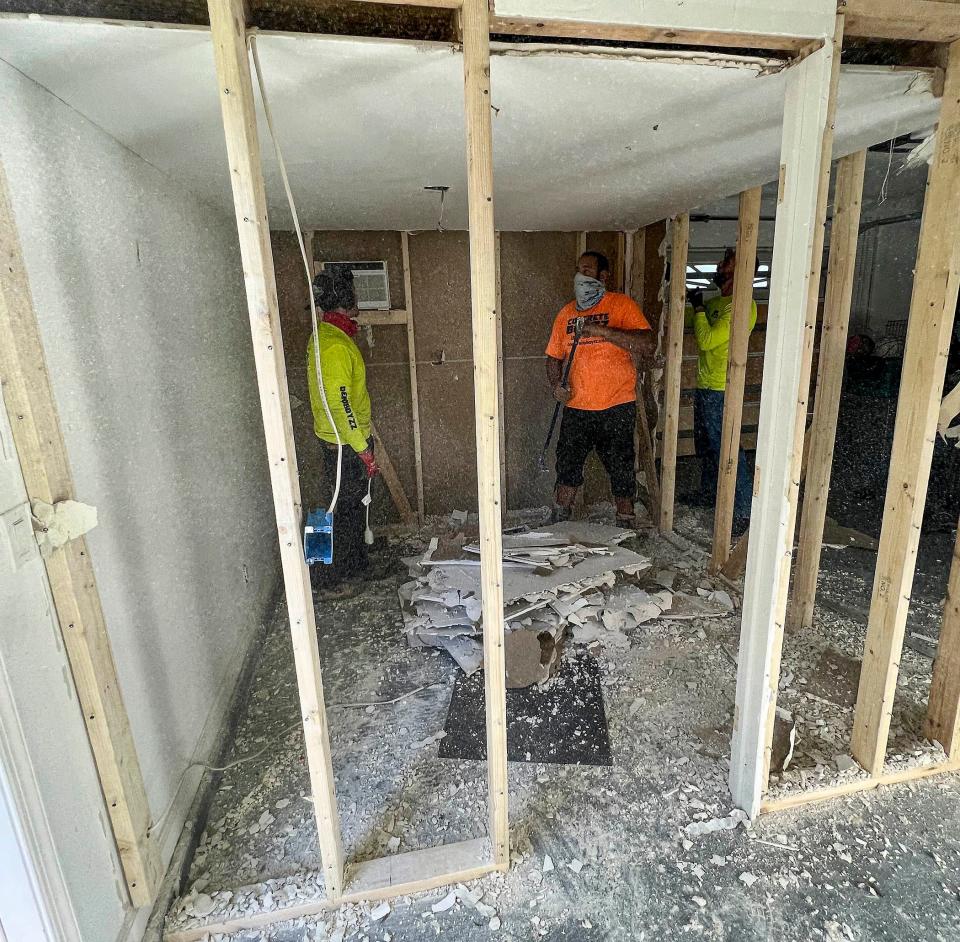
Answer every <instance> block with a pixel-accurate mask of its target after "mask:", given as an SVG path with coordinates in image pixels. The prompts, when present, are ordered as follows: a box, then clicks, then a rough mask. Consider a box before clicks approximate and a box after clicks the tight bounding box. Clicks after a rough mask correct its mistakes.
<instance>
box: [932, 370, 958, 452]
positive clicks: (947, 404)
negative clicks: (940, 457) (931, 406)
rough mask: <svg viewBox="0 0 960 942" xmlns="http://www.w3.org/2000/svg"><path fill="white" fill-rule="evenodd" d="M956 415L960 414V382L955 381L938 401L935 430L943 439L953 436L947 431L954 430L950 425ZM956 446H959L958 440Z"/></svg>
mask: <svg viewBox="0 0 960 942" xmlns="http://www.w3.org/2000/svg"><path fill="white" fill-rule="evenodd" d="M958 415H960V383H957V385H956V386H954V387H953V389H951V390H950V392H948V393H947V394H946V395H945V396H944V397H943V401H942V402H941V403H940V415H939V416H938V418H937V431H938V432H939V433H940V435H941V437H942V438H943V439H944V440H946V439H947V438H948V437H949V438H953V437H955V436H953V435H948V434H947V433H948V432H952V431H954V430H953V429H951V428H950V425H951V423H952V422H953V420H954V419H955V418H956V417H957V416H958ZM957 447H958V448H960V441H958V442H957Z"/></svg>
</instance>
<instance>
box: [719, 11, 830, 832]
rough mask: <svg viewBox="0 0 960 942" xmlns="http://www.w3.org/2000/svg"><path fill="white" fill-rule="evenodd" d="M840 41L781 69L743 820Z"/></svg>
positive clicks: (784, 548)
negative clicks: (784, 87) (781, 113)
mask: <svg viewBox="0 0 960 942" xmlns="http://www.w3.org/2000/svg"><path fill="white" fill-rule="evenodd" d="M842 37H843V18H842V17H838V18H837V29H836V32H835V35H834V40H833V43H832V44H827V45H825V46H824V47H823V48H821V49H819V50H817V51H816V52H814V53H812V54H811V55H809V56H807V57H806V58H805V59H804V60H803V61H802V62H800V63H798V64H796V65H792V66H791V67H790V68H789V69H788V70H787V90H786V100H785V105H784V119H783V142H782V145H781V170H780V195H779V198H778V207H777V222H776V233H775V240H774V257H773V281H772V284H771V294H770V305H769V319H768V323H767V342H766V355H767V358H768V362H775V363H776V364H777V367H778V368H777V369H776V370H773V371H767V373H768V375H766V376H764V384H763V393H762V399H761V404H760V430H759V441H758V444H757V459H756V475H755V481H754V498H753V513H752V517H753V526H752V527H751V529H752V531H753V532H752V534H751V537H750V541H749V544H748V545H749V551H748V553H747V582H746V588H745V591H744V599H743V616H742V620H741V628H740V653H739V658H738V662H737V663H738V670H737V697H736V709H735V712H734V731H733V741H732V754H731V764H730V790H731V792H732V794H733V799H734V801H735V803H736V804H737V805H738V806H739V807H740V808H742V809H743V810H745V811H746V812H747V813H748V814H749V815H750V816H751V817H752V816H754V815H755V814H756V813H757V811H758V810H759V808H760V799H761V796H762V794H763V790H764V788H765V787H766V782H767V776H768V769H769V755H770V741H771V735H772V721H773V715H774V711H775V709H776V689H777V682H778V679H779V674H780V651H781V646H782V641H783V620H784V614H785V610H786V596H787V587H788V584H789V577H790V559H791V551H792V546H793V519H794V507H795V504H796V491H797V481H798V479H799V466H800V463H801V455H802V450H803V449H802V438H801V439H800V440H799V441H798V440H797V437H796V435H795V429H796V425H797V421H798V419H799V418H800V416H799V415H798V413H801V411H802V410H801V409H800V407H799V406H800V403H799V402H798V400H800V399H802V400H804V401H805V399H806V395H807V393H806V392H805V391H804V390H803V389H802V388H801V387H802V386H803V383H804V381H806V383H807V384H808V385H809V371H810V363H809V359H808V356H809V352H812V343H808V337H809V336H812V332H813V328H812V325H811V324H809V323H808V320H809V317H808V315H809V309H810V304H809V300H810V296H811V286H812V284H814V283H816V282H817V281H818V280H819V258H820V255H821V254H822V242H819V246H820V248H819V249H818V238H817V229H818V228H821V229H822V225H823V222H822V220H823V216H822V215H821V213H825V207H826V204H825V200H824V201H823V203H821V200H820V196H821V194H822V193H823V192H824V190H823V185H822V183H823V176H824V164H826V170H827V172H829V166H830V165H829V150H828V143H829V138H830V134H829V131H830V127H831V124H832V120H831V113H832V110H833V107H832V105H831V102H835V96H836V80H837V77H838V75H839V52H840V45H841V43H842ZM821 238H822V234H821ZM801 315H807V317H804V316H801ZM805 372H806V380H804V373H805ZM784 430H786V434H784Z"/></svg>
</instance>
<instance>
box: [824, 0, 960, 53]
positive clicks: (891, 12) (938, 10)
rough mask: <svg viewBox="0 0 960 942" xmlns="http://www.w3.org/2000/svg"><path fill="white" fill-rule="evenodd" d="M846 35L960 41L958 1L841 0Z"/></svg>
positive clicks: (870, 37) (868, 37) (959, 9)
mask: <svg viewBox="0 0 960 942" xmlns="http://www.w3.org/2000/svg"><path fill="white" fill-rule="evenodd" d="M840 9H841V11H842V12H844V13H846V24H845V26H844V34H845V35H846V36H855V37H860V38H866V39H903V40H911V41H922V42H937V43H946V42H953V41H954V40H956V39H960V3H958V2H957V0H841V3H840Z"/></svg>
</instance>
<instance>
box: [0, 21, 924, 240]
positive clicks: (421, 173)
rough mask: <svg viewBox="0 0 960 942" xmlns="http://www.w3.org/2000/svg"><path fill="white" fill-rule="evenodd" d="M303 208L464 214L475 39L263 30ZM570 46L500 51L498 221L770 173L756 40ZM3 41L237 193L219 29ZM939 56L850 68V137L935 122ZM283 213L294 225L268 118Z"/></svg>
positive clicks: (700, 195) (403, 219) (23, 36)
mask: <svg viewBox="0 0 960 942" xmlns="http://www.w3.org/2000/svg"><path fill="white" fill-rule="evenodd" d="M257 44H258V48H259V52H260V58H261V61H262V64H263V70H264V76H265V80H266V85H267V92H268V95H269V98H270V103H271V107H272V109H273V112H274V118H275V122H276V125H277V129H278V133H279V136H280V140H281V146H282V148H283V152H284V156H285V158H286V162H287V165H288V168H289V171H290V177H291V182H292V185H293V191H294V195H295V197H296V199H297V204H298V208H299V211H300V216H301V221H302V222H303V224H304V225H305V226H306V227H308V228H316V229H425V228H432V227H434V226H436V224H437V220H438V206H439V197H438V194H436V193H434V192H427V191H425V190H424V189H423V188H424V186H437V185H442V186H449V187H450V190H449V193H448V194H447V198H446V202H445V206H444V218H443V224H444V226H445V227H446V228H465V227H466V186H465V176H466V175H465V144H464V131H463V104H462V95H463V78H462V57H461V55H460V53H459V51H458V50H457V49H456V48H455V47H452V46H450V45H447V44H440V43H412V42H405V41H391V40H380V39H347V38H343V37H327V36H316V35H302V34H261V35H260V36H259V37H258V39H257ZM678 55H680V54H675V53H670V54H669V56H668V57H665V56H664V54H654V53H649V54H648V53H638V52H637V51H636V50H632V51H618V50H611V49H604V50H597V51H596V53H593V54H584V53H582V52H574V51H571V49H570V47H566V48H565V49H564V48H546V47H537V46H529V45H527V46H521V47H518V48H516V49H512V50H509V51H507V50H504V49H498V50H497V51H496V53H495V55H494V58H493V61H492V63H491V85H492V104H493V107H494V109H495V110H494V120H493V125H494V175H495V181H496V189H495V209H496V224H497V226H498V227H499V228H501V229H545V230H558V229H559V230H584V229H630V228H634V227H636V226H638V225H643V224H646V223H648V222H652V221H655V220H657V219H662V218H664V217H665V216H668V215H670V214H672V213H675V212H679V211H683V210H687V209H691V208H694V207H696V206H698V205H701V204H703V203H705V202H707V201H710V200H714V199H716V198H718V197H722V196H726V195H728V194H731V193H737V192H739V191H740V190H742V189H745V188H747V187H750V186H755V185H758V184H760V183H764V182H768V181H770V180H773V179H775V178H776V177H777V173H778V167H779V144H780V122H781V119H782V109H783V95H784V87H785V77H784V74H783V73H782V72H779V73H776V74H769V73H768V72H767V70H766V69H765V68H764V67H765V65H769V63H766V62H765V61H764V60H758V59H733V58H731V57H714V58H713V59H711V60H709V61H710V62H711V64H706V65H705V64H700V62H702V61H705V60H704V59H703V58H702V57H700V61H699V62H698V61H693V59H692V58H691V57H690V56H689V54H688V56H687V59H686V60H684V59H680V58H678ZM0 59H2V60H5V61H6V62H8V63H9V64H10V65H12V66H14V67H15V68H17V69H18V70H20V71H21V72H23V73H24V74H26V75H27V76H29V77H30V78H32V79H33V80H35V81H36V82H38V83H39V84H41V85H43V86H45V87H46V88H47V89H49V90H50V91H51V92H53V93H54V94H55V95H57V96H58V97H59V98H61V99H63V100H64V101H65V102H67V104H69V105H71V106H72V107H74V108H75V109H76V110H78V111H79V112H81V113H82V114H84V115H85V116H86V117H88V118H89V119H90V120H91V121H93V122H94V123H95V124H97V125H99V126H100V127H101V128H103V129H104V130H105V131H107V132H108V133H109V134H111V135H112V136H113V137H115V138H116V139H117V140H118V141H120V142H121V143H122V144H124V145H126V146H127V147H129V148H130V149H131V150H133V151H135V152H136V153H137V154H139V155H140V156H141V157H143V158H144V159H145V160H147V161H149V162H150V163H151V164H154V165H155V166H157V167H159V168H160V169H162V170H164V171H166V172H168V173H170V174H171V175H173V176H174V177H176V178H177V179H178V180H180V181H182V182H183V184H184V185H185V186H186V187H188V188H190V189H192V190H193V191H195V192H196V193H197V194H198V195H200V196H201V197H203V198H205V199H206V200H208V201H210V202H212V203H216V204H218V205H219V206H221V207H223V208H224V209H225V210H228V211H232V204H231V199H230V185H229V178H228V173H227V162H226V151H225V147H224V143H223V131H222V128H221V125H220V112H219V104H218V101H217V94H216V83H215V78H214V70H213V55H212V49H211V44H210V38H209V34H208V33H207V32H206V31H204V30H202V29H193V28H182V29H159V28H148V27H138V26H131V25H111V24H97V23H91V22H84V21H79V20H78V21H69V20H67V21H65V20H62V19H61V20H44V19H36V18H34V19H23V18H15V17H10V18H0ZM938 110H939V102H938V100H937V99H935V98H934V97H933V95H932V94H931V92H930V75H929V74H928V73H923V72H919V73H918V72H914V71H909V70H897V71H894V70H892V69H887V68H880V67H864V66H856V67H846V68H844V70H843V73H842V77H841V83H840V97H839V113H838V120H837V129H836V146H835V155H836V156H840V155H842V154H845V153H850V152H852V151H854V150H857V149H859V148H862V147H866V146H869V145H872V144H876V143H879V142H881V141H884V140H887V139H889V138H891V137H893V136H895V135H897V134H904V133H907V132H910V131H917V130H921V129H924V128H928V127H930V126H931V125H932V124H933V123H934V122H935V121H936V116H937V113H938ZM260 126H261V146H262V148H263V154H264V173H265V177H266V181H267V189H268V203H269V212H270V217H271V224H272V225H273V226H274V227H275V228H286V227H288V226H289V214H288V212H287V210H286V205H285V201H284V195H283V190H282V187H281V185H280V180H279V175H278V173H277V170H276V161H275V159H274V157H273V152H272V147H271V145H270V142H269V140H268V139H266V137H265V136H264V131H265V122H264V121H263V119H262V116H261V121H260Z"/></svg>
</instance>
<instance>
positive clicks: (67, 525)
mask: <svg viewBox="0 0 960 942" xmlns="http://www.w3.org/2000/svg"><path fill="white" fill-rule="evenodd" d="M32 509H33V516H34V519H35V520H36V521H37V523H38V524H39V525H40V526H41V528H42V529H40V530H38V531H37V543H39V544H40V554H41V555H42V556H49V555H50V554H51V553H52V552H53V551H54V550H55V549H58V548H59V547H61V546H63V545H64V544H66V543H69V542H70V540H75V539H76V538H77V537H78V536H83V535H84V533H88V532H89V531H90V530H92V529H93V528H94V527H95V526H96V525H97V508H96V507H91V506H90V505H89V504H83V503H81V502H80V501H78V500H61V501H58V502H57V503H56V504H48V503H47V502H46V501H42V500H35V501H33V504H32Z"/></svg>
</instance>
